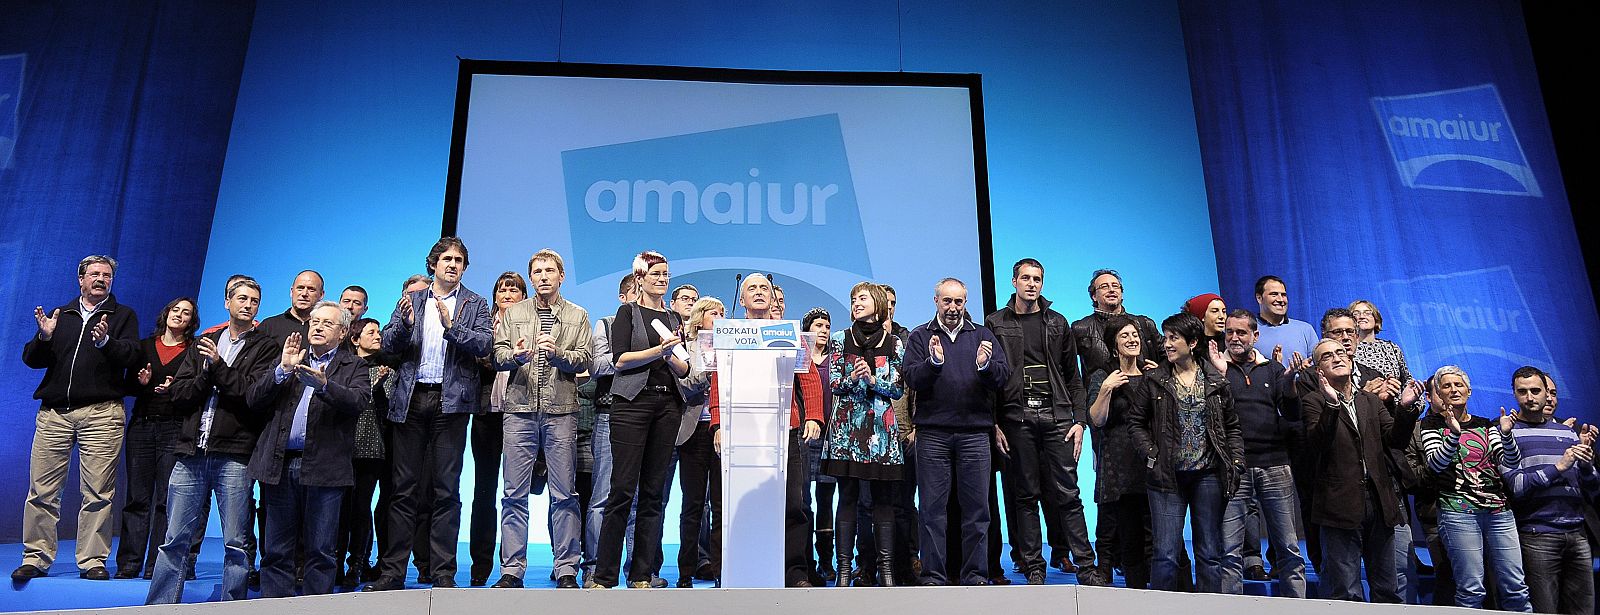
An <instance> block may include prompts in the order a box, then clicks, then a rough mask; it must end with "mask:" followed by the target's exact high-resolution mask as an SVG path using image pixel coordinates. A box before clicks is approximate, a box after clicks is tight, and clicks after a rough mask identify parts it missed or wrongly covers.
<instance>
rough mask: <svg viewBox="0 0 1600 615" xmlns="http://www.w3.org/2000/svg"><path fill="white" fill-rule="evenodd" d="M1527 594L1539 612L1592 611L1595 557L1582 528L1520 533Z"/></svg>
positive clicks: (1535, 609) (1534, 608)
mask: <svg viewBox="0 0 1600 615" xmlns="http://www.w3.org/2000/svg"><path fill="white" fill-rule="evenodd" d="M1522 563H1523V565H1524V566H1527V571H1528V597H1529V598H1530V599H1531V600H1532V602H1533V610H1534V611H1535V612H1538V613H1592V612H1594V569H1593V568H1591V566H1593V565H1594V560H1593V559H1592V558H1591V557H1590V552H1589V540H1588V539H1587V538H1585V537H1584V532H1583V530H1582V529H1579V530H1576V531H1572V532H1567V533H1564V534H1553V533H1533V532H1522Z"/></svg>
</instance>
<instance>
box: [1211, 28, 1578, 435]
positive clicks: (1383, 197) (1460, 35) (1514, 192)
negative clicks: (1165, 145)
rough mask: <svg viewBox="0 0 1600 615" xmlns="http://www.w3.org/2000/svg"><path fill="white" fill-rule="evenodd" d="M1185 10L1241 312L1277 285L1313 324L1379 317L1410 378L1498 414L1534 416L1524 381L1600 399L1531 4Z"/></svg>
mask: <svg viewBox="0 0 1600 615" xmlns="http://www.w3.org/2000/svg"><path fill="white" fill-rule="evenodd" d="M1180 7H1181V14H1182V18H1183V23H1184V31H1185V35H1186V44H1187V47H1188V52H1189V63H1190V75H1191V80H1192V81H1193V86H1194V87H1193V91H1194V96H1195V111H1196V118H1197V126H1198V128H1199V134H1200V144H1201V151H1202V155H1203V160H1204V166H1205V173H1206V188H1207V192H1208V196H1209V202H1210V207H1211V220H1212V229H1211V230H1212V237H1213V243H1214V245H1215V246H1216V252H1217V254H1216V256H1217V266H1218V273H1219V276H1220V278H1221V279H1220V282H1221V288H1222V294H1223V295H1224V299H1225V300H1226V301H1227V302H1228V305H1229V307H1246V308H1250V309H1252V310H1253V309H1255V307H1256V305H1255V300H1254V297H1253V294H1254V292H1253V291H1254V289H1253V286H1254V283H1255V280H1256V278H1257V277H1259V276H1262V275H1266V274H1274V275H1279V276H1282V277H1283V278H1285V280H1287V282H1288V289H1289V293H1290V315H1291V316H1292V317H1294V318H1298V319H1303V320H1308V321H1311V322H1312V323H1313V324H1316V323H1317V322H1318V320H1319V319H1320V318H1321V316H1322V314H1323V312H1324V311H1325V310H1326V309H1328V308H1330V307H1345V306H1347V305H1349V304H1350V302H1351V301H1353V300H1357V299H1362V300H1367V301H1371V302H1372V303H1373V304H1374V305H1376V306H1377V307H1378V309H1379V311H1380V312H1382V315H1383V323H1382V327H1383V328H1382V330H1381V331H1380V332H1379V333H1378V337H1379V338H1382V339H1388V340H1391V341H1394V342H1396V343H1398V344H1399V345H1400V346H1401V348H1402V349H1403V350H1404V351H1405V353H1406V358H1407V360H1408V362H1409V367H1410V371H1411V373H1412V374H1414V375H1416V376H1417V377H1419V378H1421V377H1426V376H1428V375H1431V374H1432V373H1433V372H1434V370H1436V369H1437V368H1438V367H1440V366H1442V365H1458V366H1460V367H1462V368H1463V369H1464V370H1465V371H1466V372H1467V374H1468V375H1469V376H1471V378H1472V386H1473V398H1472V402H1471V410H1472V411H1473V412H1475V413H1477V414H1480V415H1484V416H1497V415H1498V406H1504V407H1506V408H1508V409H1509V408H1512V407H1513V406H1514V403H1515V402H1514V400H1513V399H1512V397H1511V394H1510V390H1511V372H1512V371H1513V370H1515V369H1516V368H1517V367H1519V366H1522V365H1533V366H1535V367H1539V368H1541V369H1544V370H1547V371H1550V372H1552V373H1553V374H1555V379H1556V383H1557V387H1558V388H1559V390H1560V391H1561V398H1562V399H1569V400H1574V399H1593V398H1596V397H1597V396H1600V383H1597V382H1596V381H1595V379H1594V378H1592V377H1591V376H1590V375H1589V372H1590V371H1592V370H1590V369H1589V364H1590V363H1591V362H1592V359H1591V358H1590V357H1591V356H1592V354H1593V351H1592V349H1593V348H1595V347H1596V344H1597V343H1600V322H1597V319H1596V314H1595V303H1594V297H1593V295H1592V293H1591V291H1590V286H1589V281H1588V274H1587V272H1586V271H1585V270H1584V265H1583V257H1582V254H1581V252H1580V249H1579V246H1578V243H1577V235H1576V231H1575V228H1574V226H1573V219H1572V212H1571V209H1570V207H1569V205H1568V203H1567V197H1566V193H1565V191H1564V190H1563V188H1562V182H1561V175H1560V170H1559V167H1558V166H1557V161H1556V158H1555V152H1554V148H1553V145H1552V143H1551V137H1550V126H1549V122H1548V120H1547V119H1546V117H1545V114H1544V102H1543V100H1542V99H1541V97H1540V90H1539V83H1538V74H1537V73H1536V72H1535V70H1534V66H1533V60H1532V55H1531V52H1530V50H1529V46H1528V40H1527V31H1526V28H1525V27H1524V25H1523V21H1522V6H1521V5H1520V4H1519V3H1516V2H1510V1H1497V0H1473V1H1469V2H1458V3H1451V4H1450V5H1448V10H1442V9H1443V5H1440V4H1438V3H1433V2H1423V1H1420V0H1401V1H1398V2H1392V1H1389V2H1376V1H1374V2H1353V3H1352V2H1339V3H1299V2H1268V3H1262V2H1243V1H1229V0H1224V1H1220V2H1199V1H1189V0H1185V1H1184V2H1181V3H1180ZM1200 286H1204V285H1203V284H1197V288H1196V289H1195V291H1196V292H1199V291H1203V290H1208V289H1206V288H1201V287H1200ZM1559 413H1560V414H1561V415H1564V416H1572V415H1578V416H1580V417H1583V418H1584V419H1585V420H1586V421H1596V419H1600V411H1597V410H1596V409H1595V407H1594V406H1593V405H1592V404H1576V403H1570V402H1569V403H1567V404H1563V405H1562V406H1561V408H1560V411H1559Z"/></svg>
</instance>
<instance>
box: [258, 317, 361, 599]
mask: <svg viewBox="0 0 1600 615" xmlns="http://www.w3.org/2000/svg"><path fill="white" fill-rule="evenodd" d="M349 330H350V311H349V310H346V309H344V308H343V307H340V306H339V304H337V303H334V302H332V301H322V302H319V303H317V305H316V306H315V307H313V308H312V309H311V311H310V314H309V318H308V319H307V320H306V335H305V338H304V339H302V338H301V337H300V334H299V333H290V334H289V337H288V339H285V340H284V342H283V351H282V352H281V353H279V360H278V364H277V365H276V366H274V367H273V368H272V370H271V371H270V372H267V373H262V374H259V375H257V376H256V377H255V379H254V380H253V381H252V382H251V384H250V390H249V392H248V393H247V394H246V395H245V400H246V403H248V404H249V405H250V407H252V408H257V409H260V411H262V412H264V413H268V414H270V415H271V418H270V419H268V421H267V425H266V427H265V428H263V429H262V431H261V439H260V440H259V441H258V442H257V443H256V448H255V453H254V454H252V455H251V457H250V465H249V473H250V477H251V478H254V479H255V480H256V481H257V482H259V483H261V502H262V508H263V509H264V513H263V514H264V516H265V519H266V524H265V525H266V529H267V531H266V533H265V534H264V535H263V536H262V537H261V554H262V557H261V596H262V597H263V598H277V597H286V596H293V595H295V580H296V574H295V546H296V545H297V544H298V545H300V546H301V547H302V548H303V549H304V555H305V569H304V571H303V574H304V578H305V587H304V589H305V593H306V594H326V593H329V592H331V591H332V590H333V576H334V573H335V571H336V570H337V569H338V561H337V557H338V556H337V554H336V553H335V551H334V547H335V543H336V541H337V534H338V530H339V515H340V512H341V510H342V509H343V505H344V492H345V490H346V489H348V488H349V487H351V486H353V485H354V484H355V466H354V464H353V462H352V459H353V458H354V456H355V442H356V418H357V417H358V416H359V415H360V414H361V409H362V408H365V407H366V406H367V405H368V404H370V403H372V382H371V380H370V377H369V372H368V370H367V363H366V361H365V360H363V359H362V358H361V357H358V356H356V355H355V353H352V352H339V347H340V346H341V345H342V344H343V342H344V340H345V337H346V335H345V332H347V331H349Z"/></svg>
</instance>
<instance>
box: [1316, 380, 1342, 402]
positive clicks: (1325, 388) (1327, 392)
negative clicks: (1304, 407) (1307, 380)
mask: <svg viewBox="0 0 1600 615" xmlns="http://www.w3.org/2000/svg"><path fill="white" fill-rule="evenodd" d="M1317 384H1318V385H1320V386H1321V387H1322V395H1323V397H1327V398H1328V401H1332V402H1337V401H1339V391H1337V390H1335V389H1334V388H1333V383H1331V382H1328V377H1327V376H1324V375H1322V374H1317Z"/></svg>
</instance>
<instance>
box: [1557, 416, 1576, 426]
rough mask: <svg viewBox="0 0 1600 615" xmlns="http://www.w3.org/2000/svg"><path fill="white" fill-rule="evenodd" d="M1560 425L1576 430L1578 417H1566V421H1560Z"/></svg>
mask: <svg viewBox="0 0 1600 615" xmlns="http://www.w3.org/2000/svg"><path fill="white" fill-rule="evenodd" d="M1561 424H1562V425H1566V426H1567V427H1570V428H1572V429H1577V428H1578V417H1575V416H1573V417H1567V420H1565V421H1561Z"/></svg>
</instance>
